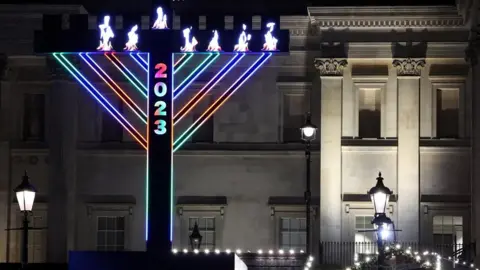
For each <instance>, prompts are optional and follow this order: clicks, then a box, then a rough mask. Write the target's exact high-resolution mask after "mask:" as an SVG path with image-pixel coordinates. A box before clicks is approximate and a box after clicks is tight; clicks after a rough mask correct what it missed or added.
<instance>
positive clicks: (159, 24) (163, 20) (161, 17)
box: [152, 7, 168, 30]
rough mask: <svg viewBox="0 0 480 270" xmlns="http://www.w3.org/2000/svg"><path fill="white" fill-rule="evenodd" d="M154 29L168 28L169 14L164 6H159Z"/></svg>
mask: <svg viewBox="0 0 480 270" xmlns="http://www.w3.org/2000/svg"><path fill="white" fill-rule="evenodd" d="M152 29H160V30H163V29H168V25H167V14H165V13H164V12H163V8H161V7H158V8H157V19H156V20H155V22H154V23H153V26H152Z"/></svg>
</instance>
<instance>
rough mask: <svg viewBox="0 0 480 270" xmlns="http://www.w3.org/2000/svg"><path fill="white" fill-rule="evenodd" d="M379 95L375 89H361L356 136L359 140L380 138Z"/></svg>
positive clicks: (378, 90) (379, 91) (379, 92)
mask: <svg viewBox="0 0 480 270" xmlns="http://www.w3.org/2000/svg"><path fill="white" fill-rule="evenodd" d="M381 94H382V91H381V90H380V89H377V88H361V89H359V93H358V97H359V103H358V109H359V111H358V136H359V137H360V138H380V137H381V115H382V112H381V104H382V102H381Z"/></svg>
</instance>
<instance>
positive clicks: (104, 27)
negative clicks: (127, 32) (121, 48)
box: [97, 15, 115, 51]
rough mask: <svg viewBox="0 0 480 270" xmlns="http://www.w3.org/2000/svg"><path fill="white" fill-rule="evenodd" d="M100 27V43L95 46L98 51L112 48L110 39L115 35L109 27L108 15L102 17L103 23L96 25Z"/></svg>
mask: <svg viewBox="0 0 480 270" xmlns="http://www.w3.org/2000/svg"><path fill="white" fill-rule="evenodd" d="M98 28H99V29H100V45H99V46H98V47H97V50H98V51H111V50H113V47H112V41H111V39H112V38H114V37H115V34H114V33H113V30H112V28H111V27H110V16H108V15H107V16H105V17H103V23H102V24H99V25H98Z"/></svg>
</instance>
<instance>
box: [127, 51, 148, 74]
mask: <svg viewBox="0 0 480 270" xmlns="http://www.w3.org/2000/svg"><path fill="white" fill-rule="evenodd" d="M130 57H131V58H132V59H133V60H135V62H137V64H138V65H139V66H140V67H142V68H143V70H145V71H147V72H148V66H146V65H144V64H143V62H140V61H139V60H138V59H137V57H135V54H133V53H131V54H130Z"/></svg>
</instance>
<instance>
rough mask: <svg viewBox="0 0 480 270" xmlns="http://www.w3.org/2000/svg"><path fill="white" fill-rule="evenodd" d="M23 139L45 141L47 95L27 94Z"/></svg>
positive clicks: (25, 97)
mask: <svg viewBox="0 0 480 270" xmlns="http://www.w3.org/2000/svg"><path fill="white" fill-rule="evenodd" d="M23 138H24V140H29V141H43V140H44V139H45V95H43V94H25V96H24V112H23Z"/></svg>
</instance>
